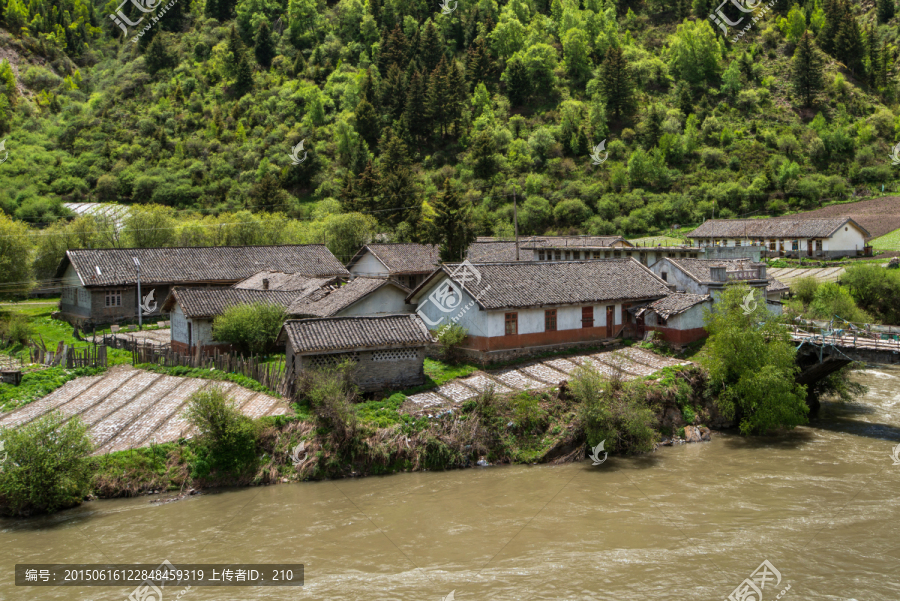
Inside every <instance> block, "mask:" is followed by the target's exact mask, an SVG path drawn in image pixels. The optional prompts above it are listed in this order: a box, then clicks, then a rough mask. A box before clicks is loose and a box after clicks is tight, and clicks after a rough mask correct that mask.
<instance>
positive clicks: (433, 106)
mask: <svg viewBox="0 0 900 601" xmlns="http://www.w3.org/2000/svg"><path fill="white" fill-rule="evenodd" d="M447 71H448V69H447V61H446V60H444V58H441V60H440V62H439V63H438V66H437V67H435V69H434V71H433V72H432V73H431V76H430V77H429V78H428V116H429V117H430V119H431V122H432V123H433V124H434V127H437V128H438V129H439V130H440V132H441V136H444V135H446V133H447V127H448V126H449V125H450V122H451V119H452V116H450V115H449V113H448V108H449V107H448V106H447V104H448V100H450V82H449V77H448V72H447Z"/></svg>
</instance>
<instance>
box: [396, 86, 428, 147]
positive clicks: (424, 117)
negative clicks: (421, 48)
mask: <svg viewBox="0 0 900 601" xmlns="http://www.w3.org/2000/svg"><path fill="white" fill-rule="evenodd" d="M403 121H404V123H405V124H406V128H407V130H408V131H409V135H410V136H412V138H413V139H414V140H421V139H424V138H426V137H427V136H428V134H429V133H430V131H431V128H430V119H428V93H427V90H426V89H425V82H424V81H423V78H422V75H421V74H420V73H419V72H418V71H416V72H415V73H413V76H412V78H411V79H410V82H409V91H408V92H407V93H406V108H405V109H404V110H403Z"/></svg>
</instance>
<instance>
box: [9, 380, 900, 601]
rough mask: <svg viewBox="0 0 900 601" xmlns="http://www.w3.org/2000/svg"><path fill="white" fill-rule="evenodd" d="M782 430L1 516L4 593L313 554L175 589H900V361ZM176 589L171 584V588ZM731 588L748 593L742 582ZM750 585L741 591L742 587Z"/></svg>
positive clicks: (220, 596)
mask: <svg viewBox="0 0 900 601" xmlns="http://www.w3.org/2000/svg"><path fill="white" fill-rule="evenodd" d="M858 377H859V379H860V380H861V381H863V382H864V383H865V384H867V385H869V386H870V387H871V390H870V392H869V394H868V395H867V396H866V397H865V398H863V399H861V400H860V401H858V402H856V403H853V404H851V405H843V406H842V405H836V404H832V403H825V404H823V416H822V418H821V419H819V420H817V421H816V422H815V423H813V424H811V425H810V426H806V427H802V428H798V429H797V430H796V431H794V432H791V433H790V434H787V435H784V436H779V437H767V438H752V439H746V438H741V437H739V436H736V435H728V434H723V435H718V436H715V437H714V438H713V440H712V442H709V443H702V444H691V445H683V446H679V447H671V448H663V449H660V450H659V451H657V452H655V453H652V454H649V455H646V456H642V457H637V458H618V457H610V458H609V459H608V460H607V461H606V462H605V463H604V464H602V465H600V466H597V467H592V466H591V462H590V461H587V462H582V463H579V464H574V465H564V466H514V467H490V468H477V469H467V470H456V471H448V472H427V473H415V474H400V475H394V476H387V477H374V478H364V479H358V480H340V481H331V482H316V483H301V484H289V485H278V486H269V487H260V488H250V489H241V490H221V491H216V492H214V493H210V494H204V495H201V496H198V497H190V498H187V499H185V500H182V501H179V502H176V503H170V504H166V505H154V504H150V503H148V499H147V497H142V498H139V499H127V500H111V501H94V502H91V503H87V504H85V505H84V506H82V507H80V508H77V509H74V510H70V511H66V512H63V513H60V514H58V515H56V516H52V517H49V518H37V519H30V520H25V521H3V522H0V599H35V600H45V599H46V600H51V599H53V600H56V599H59V600H63V599H65V600H78V601H100V600H113V599H115V600H123V599H126V598H127V597H128V595H129V593H130V592H131V591H132V590H133V587H111V588H110V587H93V588H88V587H84V588H81V587H52V588H32V587H16V586H14V578H13V568H14V565H15V564H16V563H152V564H159V563H161V562H162V561H163V560H165V559H168V560H169V561H170V562H172V563H173V564H176V565H177V564H179V563H223V564H224V563H238V562H243V563H288V562H291V563H303V564H305V566H306V585H305V586H304V587H302V588H274V587H265V588H260V587H257V588H206V587H202V588H201V587H194V588H192V589H191V590H190V591H187V592H186V593H185V594H184V595H183V596H182V597H180V601H201V600H217V601H218V600H226V599H235V600H254V599H273V600H276V599H277V600H282V599H285V600H287V599H353V600H356V599H360V600H366V601H375V600H378V601H380V600H389V599H390V600H393V599H398V600H403V601H423V600H434V601H439V600H441V599H442V598H444V597H446V596H447V595H449V594H450V593H451V591H454V599H456V600H457V601H469V600H473V601H474V600H478V601H483V600H489V599H490V600H505V599H510V600H512V599H522V600H526V599H570V600H617V601H631V600H635V601H638V600H640V601H643V600H648V601H649V600H656V599H700V600H707V599H708V600H717V601H721V600H723V599H728V597H729V595H731V593H732V591H734V590H735V588H736V587H738V585H740V584H741V583H742V582H743V581H744V579H746V578H748V577H749V576H750V575H751V573H752V572H754V570H756V568H757V567H758V566H759V565H760V564H761V563H762V562H763V561H764V560H768V561H769V562H770V564H771V565H772V566H773V567H774V568H776V569H777V570H778V572H780V575H781V582H780V583H779V585H778V586H777V587H776V586H774V584H773V583H769V584H768V585H767V586H766V587H765V588H764V589H763V591H762V599H764V600H765V601H771V600H772V599H776V597H778V596H779V595H780V594H781V591H782V590H785V588H786V587H787V586H788V585H790V589H789V590H787V591H786V592H785V593H784V594H782V595H781V596H780V599H786V600H788V601H800V600H801V599H802V600H822V601H830V600H840V601H848V600H851V599H853V600H858V601H898V600H900V465H893V461H892V459H891V452H892V449H893V447H894V446H895V445H897V444H898V443H900V367H898V366H874V367H872V368H870V369H868V370H866V371H865V372H862V373H861V374H859V375H858ZM171 591H172V592H168V591H166V593H165V594H164V597H163V601H170V600H174V599H175V598H176V595H177V593H178V591H179V589H171ZM739 598H740V597H739ZM751 599H752V600H753V601H759V600H758V599H755V597H746V598H745V599H744V600H743V601H750V600H751Z"/></svg>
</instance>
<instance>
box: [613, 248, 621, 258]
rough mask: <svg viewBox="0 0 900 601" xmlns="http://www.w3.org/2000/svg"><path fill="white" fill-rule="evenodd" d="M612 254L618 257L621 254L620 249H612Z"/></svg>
mask: <svg viewBox="0 0 900 601" xmlns="http://www.w3.org/2000/svg"><path fill="white" fill-rule="evenodd" d="M613 256H614V257H615V258H617V259H618V258H619V257H621V256H622V251H620V250H614V251H613Z"/></svg>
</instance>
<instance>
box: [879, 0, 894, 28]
mask: <svg viewBox="0 0 900 601" xmlns="http://www.w3.org/2000/svg"><path fill="white" fill-rule="evenodd" d="M895 10H896V7H895V6H894V0H878V22H879V23H887V22H888V21H890V20H891V19H893V18H894V13H895Z"/></svg>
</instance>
